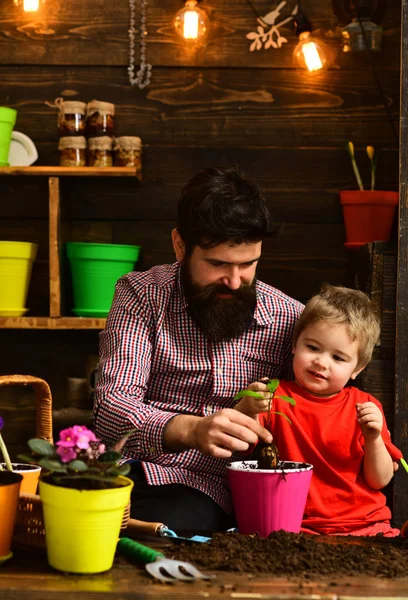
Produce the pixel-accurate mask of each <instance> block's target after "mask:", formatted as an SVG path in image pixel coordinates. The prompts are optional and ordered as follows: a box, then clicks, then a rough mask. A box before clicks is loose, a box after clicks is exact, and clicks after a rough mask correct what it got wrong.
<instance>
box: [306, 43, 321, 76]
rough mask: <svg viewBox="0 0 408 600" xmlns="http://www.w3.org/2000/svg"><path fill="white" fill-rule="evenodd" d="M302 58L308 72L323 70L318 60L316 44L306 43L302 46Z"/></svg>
mask: <svg viewBox="0 0 408 600" xmlns="http://www.w3.org/2000/svg"><path fill="white" fill-rule="evenodd" d="M302 52H303V56H304V57H305V63H306V67H307V68H308V69H309V71H318V70H319V69H323V63H322V61H321V59H320V56H319V52H318V51H317V48H316V44H315V43H314V42H308V43H307V44H303V46H302Z"/></svg>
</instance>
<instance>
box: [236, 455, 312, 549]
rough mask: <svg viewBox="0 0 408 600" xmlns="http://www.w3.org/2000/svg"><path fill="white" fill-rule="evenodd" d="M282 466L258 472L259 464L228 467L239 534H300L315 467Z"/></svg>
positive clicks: (264, 535)
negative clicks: (283, 531) (281, 532)
mask: <svg viewBox="0 0 408 600" xmlns="http://www.w3.org/2000/svg"><path fill="white" fill-rule="evenodd" d="M282 465H283V468H282V469H280V470H274V471H270V470H263V469H257V468H256V466H257V461H256V460H255V461H254V460H247V461H238V462H233V463H231V464H230V465H229V466H228V478H229V482H230V486H231V491H232V501H233V504H234V509H235V516H236V518H237V524H238V530H239V532H240V533H244V534H249V533H259V535H260V536H261V537H268V535H269V534H270V533H271V532H272V531H279V530H280V529H284V530H285V531H290V532H292V533H299V531H300V527H301V524H302V518H303V512H304V510H305V505H306V499H307V494H308V492H309V487H310V481H311V479H312V473H313V467H312V465H309V464H307V465H305V463H294V462H284V461H283V462H282ZM300 466H302V468H299V467H300Z"/></svg>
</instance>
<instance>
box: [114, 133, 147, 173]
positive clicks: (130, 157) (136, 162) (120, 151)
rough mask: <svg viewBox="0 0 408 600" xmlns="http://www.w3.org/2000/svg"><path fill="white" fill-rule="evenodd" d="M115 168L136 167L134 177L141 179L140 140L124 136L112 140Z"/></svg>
mask: <svg viewBox="0 0 408 600" xmlns="http://www.w3.org/2000/svg"><path fill="white" fill-rule="evenodd" d="M113 149H114V151H115V167H136V176H137V177H138V178H139V179H141V178H142V140H141V139H140V137H135V136H131V135H124V136H122V137H118V138H115V139H114V146H113Z"/></svg>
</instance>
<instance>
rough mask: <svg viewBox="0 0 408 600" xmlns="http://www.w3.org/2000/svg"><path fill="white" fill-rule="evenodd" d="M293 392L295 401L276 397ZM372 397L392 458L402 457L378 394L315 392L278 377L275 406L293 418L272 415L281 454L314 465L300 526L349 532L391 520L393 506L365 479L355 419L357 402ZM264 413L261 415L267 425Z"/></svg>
mask: <svg viewBox="0 0 408 600" xmlns="http://www.w3.org/2000/svg"><path fill="white" fill-rule="evenodd" d="M279 395H283V396H291V397H292V398H294V399H295V400H296V406H292V405H291V404H289V403H287V402H285V401H284V400H281V399H279V398H276V396H279ZM364 402H374V404H376V406H378V408H379V409H380V410H381V412H382V414H383V419H384V424H383V430H382V437H383V440H384V443H385V445H386V447H387V450H388V452H389V453H390V455H391V456H392V458H393V460H399V459H400V458H401V457H402V453H401V452H400V450H399V449H398V448H397V447H396V446H394V445H393V444H392V443H391V438H390V434H389V432H388V428H387V424H386V421H385V417H384V413H383V410H382V406H381V404H380V402H379V401H378V400H376V398H374V397H373V396H370V394H367V393H366V392H362V391H361V390H359V389H357V388H355V387H346V388H343V389H342V390H341V392H339V393H338V394H337V395H336V396H333V397H331V398H317V397H316V396H312V395H311V394H308V393H307V392H306V391H305V390H303V388H301V387H300V386H298V385H297V384H296V383H294V382H287V381H281V382H280V385H279V388H278V389H277V390H276V392H275V398H274V401H273V409H272V410H277V411H281V412H283V413H285V414H286V415H287V416H288V417H289V419H290V420H291V422H292V425H290V423H288V421H287V420H286V419H285V418H283V417H281V416H279V415H276V414H272V415H271V424H272V427H271V432H272V434H273V441H274V444H276V446H277V448H278V450H279V454H280V459H281V460H289V461H300V462H307V463H310V464H312V465H313V476H312V481H311V485H310V490H309V495H308V498H307V503H306V508H305V513H304V517H303V521H302V529H305V530H306V529H307V530H308V531H313V532H316V533H321V534H333V533H349V532H352V531H354V530H357V529H361V528H362V527H366V526H368V525H370V524H372V523H376V522H378V521H386V522H389V519H390V518H391V511H390V509H389V508H388V507H387V506H386V503H385V502H386V498H385V496H384V494H383V493H382V492H380V491H378V490H374V489H372V488H371V487H370V486H369V485H367V483H366V482H365V480H364V477H363V473H362V462H363V457H364V437H363V434H362V432H361V428H360V425H359V424H358V422H357V413H356V404H357V403H359V404H363V403H364ZM267 419H268V415H267V413H262V414H260V415H259V420H260V423H261V424H262V425H263V426H264V427H267Z"/></svg>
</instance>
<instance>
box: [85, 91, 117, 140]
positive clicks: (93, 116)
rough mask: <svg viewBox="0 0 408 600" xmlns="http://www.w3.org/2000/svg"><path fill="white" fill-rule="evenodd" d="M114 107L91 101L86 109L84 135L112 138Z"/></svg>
mask: <svg viewBox="0 0 408 600" xmlns="http://www.w3.org/2000/svg"><path fill="white" fill-rule="evenodd" d="M114 124H115V105H114V104H111V103H110V102H100V101H99V100H91V102H88V104H87V107H86V134H87V136H88V137H97V136H103V135H109V136H110V137H112V136H113V128H114Z"/></svg>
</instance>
